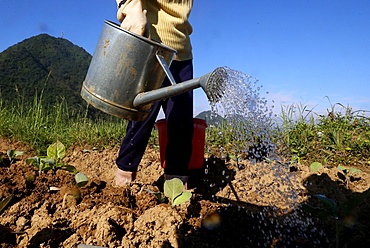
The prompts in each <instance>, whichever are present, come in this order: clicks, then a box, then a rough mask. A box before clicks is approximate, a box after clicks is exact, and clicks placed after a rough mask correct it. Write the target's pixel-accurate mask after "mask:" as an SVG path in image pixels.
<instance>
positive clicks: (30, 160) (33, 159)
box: [26, 156, 40, 166]
mask: <svg viewBox="0 0 370 248" xmlns="http://www.w3.org/2000/svg"><path fill="white" fill-rule="evenodd" d="M26 163H27V164H31V165H35V166H38V164H40V158H39V157H37V156H35V157H31V158H26Z"/></svg>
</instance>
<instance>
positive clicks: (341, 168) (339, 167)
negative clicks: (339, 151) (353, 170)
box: [338, 165, 347, 171]
mask: <svg viewBox="0 0 370 248" xmlns="http://www.w3.org/2000/svg"><path fill="white" fill-rule="evenodd" d="M338 170H341V171H345V170H347V168H346V167H344V166H343V165H338Z"/></svg>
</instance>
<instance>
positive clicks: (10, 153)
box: [6, 150, 24, 160]
mask: <svg viewBox="0 0 370 248" xmlns="http://www.w3.org/2000/svg"><path fill="white" fill-rule="evenodd" d="M23 153H24V151H15V150H8V151H7V152H6V154H7V155H8V158H9V159H10V160H13V159H14V158H15V157H17V156H21V155H23Z"/></svg>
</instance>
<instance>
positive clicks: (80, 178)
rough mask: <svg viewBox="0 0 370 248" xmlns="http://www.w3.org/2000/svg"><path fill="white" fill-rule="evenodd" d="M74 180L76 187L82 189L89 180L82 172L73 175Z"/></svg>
mask: <svg viewBox="0 0 370 248" xmlns="http://www.w3.org/2000/svg"><path fill="white" fill-rule="evenodd" d="M75 180H76V186H77V187H83V186H85V185H86V184H87V183H88V182H89V178H88V177H87V176H86V175H85V174H83V173H82V172H78V173H77V174H76V175H75Z"/></svg>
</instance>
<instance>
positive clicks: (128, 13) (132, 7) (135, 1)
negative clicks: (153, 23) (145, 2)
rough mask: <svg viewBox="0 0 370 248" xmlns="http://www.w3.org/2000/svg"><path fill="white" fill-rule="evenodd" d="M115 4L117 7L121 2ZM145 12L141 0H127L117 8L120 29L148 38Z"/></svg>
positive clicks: (118, 0) (117, 0)
mask: <svg viewBox="0 0 370 248" xmlns="http://www.w3.org/2000/svg"><path fill="white" fill-rule="evenodd" d="M116 2H117V4H118V5H119V4H120V3H121V0H116ZM146 12H147V11H146V10H143V6H142V3H141V0H127V1H126V2H125V3H124V4H121V6H120V7H119V9H118V11H117V19H118V21H120V22H121V28H123V29H125V30H128V31H131V32H133V33H135V34H138V35H143V36H146V37H148V25H147V18H146Z"/></svg>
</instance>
